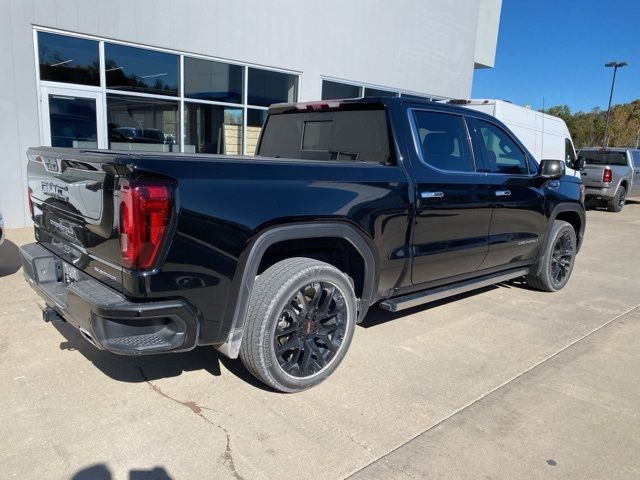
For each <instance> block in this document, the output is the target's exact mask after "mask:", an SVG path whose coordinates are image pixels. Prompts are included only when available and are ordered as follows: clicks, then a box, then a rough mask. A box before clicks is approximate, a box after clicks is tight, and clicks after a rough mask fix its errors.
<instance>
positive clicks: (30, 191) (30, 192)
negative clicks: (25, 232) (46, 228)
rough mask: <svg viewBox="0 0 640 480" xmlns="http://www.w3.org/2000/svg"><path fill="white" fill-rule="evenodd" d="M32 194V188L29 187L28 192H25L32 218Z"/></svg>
mask: <svg viewBox="0 0 640 480" xmlns="http://www.w3.org/2000/svg"><path fill="white" fill-rule="evenodd" d="M32 195H33V190H31V187H29V193H27V202H29V213H30V214H31V218H33V198H31V196H32Z"/></svg>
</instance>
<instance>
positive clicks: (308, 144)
mask: <svg viewBox="0 0 640 480" xmlns="http://www.w3.org/2000/svg"><path fill="white" fill-rule="evenodd" d="M259 155H260V156H264V157H276V158H293V159H302V160H328V161H343V162H349V161H352V162H367V163H380V164H387V163H391V150H390V146H389V132H388V128H387V118H386V112H385V110H337V111H327V112H308V113H306V112H305V113H283V114H275V115H271V116H269V118H268V120H267V124H266V126H265V129H264V133H263V135H262V140H261V143H260V150H259Z"/></svg>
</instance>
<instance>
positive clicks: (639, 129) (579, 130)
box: [544, 99, 640, 148]
mask: <svg viewBox="0 0 640 480" xmlns="http://www.w3.org/2000/svg"><path fill="white" fill-rule="evenodd" d="M544 113H548V114H549V115H554V116H556V117H560V118H561V119H562V120H564V122H565V123H566V124H567V127H568V128H569V131H570V132H571V137H572V138H573V143H574V145H575V146H576V148H582V147H594V146H599V145H602V142H603V140H604V131H605V122H606V112H604V111H602V110H600V109H599V108H598V107H595V108H593V109H592V110H591V111H590V112H576V113H571V110H570V109H569V107H568V106H567V105H556V106H553V107H550V108H548V109H546V110H544ZM639 140H640V99H638V100H634V101H633V102H631V103H626V104H620V105H615V106H613V107H611V118H610V124H609V146H611V147H635V146H636V142H638V141H639Z"/></svg>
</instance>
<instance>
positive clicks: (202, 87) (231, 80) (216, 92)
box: [184, 57, 244, 103]
mask: <svg viewBox="0 0 640 480" xmlns="http://www.w3.org/2000/svg"><path fill="white" fill-rule="evenodd" d="M243 70H244V68H243V67H241V66H239V65H230V64H227V63H221V62H212V61H210V60H202V59H199V58H191V57H185V58H184V96H185V97H189V98H196V99H200V100H213V101H218V102H226V103H242V71H243Z"/></svg>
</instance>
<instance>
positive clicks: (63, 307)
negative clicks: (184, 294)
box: [20, 243, 200, 355]
mask: <svg viewBox="0 0 640 480" xmlns="http://www.w3.org/2000/svg"><path fill="white" fill-rule="evenodd" d="M20 258H21V260H22V267H23V272H24V276H25V278H26V280H27V281H28V282H29V284H30V285H31V286H32V288H33V289H34V290H35V291H36V292H37V293H38V294H39V295H40V296H41V297H42V298H43V299H44V300H45V302H46V303H47V305H48V306H49V307H51V308H53V309H54V310H55V312H56V313H57V314H58V315H59V316H60V317H61V318H62V319H63V320H65V321H66V322H67V323H69V324H71V325H72V326H74V327H75V328H77V329H79V330H80V331H81V332H82V334H83V336H84V337H85V338H86V339H87V340H89V341H90V342H91V343H92V344H94V345H95V346H96V347H97V348H100V349H102V350H108V351H110V352H113V353H118V354H123V355H141V354H151V353H162V352H178V351H186V350H191V349H193V348H194V347H195V346H196V344H197V340H198V333H199V325H200V322H199V318H198V314H197V313H196V310H195V309H194V308H193V307H191V306H190V305H189V304H187V303H186V302H184V301H182V300H164V301H154V302H131V301H129V300H128V299H127V298H125V297H124V296H123V295H121V294H119V293H117V292H115V291H114V290H112V289H111V288H109V287H107V286H105V285H104V284H102V283H101V282H99V281H98V280H96V279H94V278H93V277H91V276H89V275H87V274H85V273H84V272H82V271H81V270H78V269H75V268H74V267H73V266H72V265H71V264H69V263H67V262H65V261H64V260H62V259H61V258H60V257H58V256H56V255H54V254H53V253H51V252H50V251H49V250H47V249H46V248H44V247H42V246H41V245H39V244H37V243H31V244H28V245H24V246H23V247H21V248H20ZM65 270H66V272H67V275H65V274H64V273H63V272H64V271H65ZM69 273H71V274H69ZM65 276H66V277H67V279H66V280H65V278H64V277H65ZM69 277H74V281H72V282H69V281H68V279H69ZM50 313H51V311H50V310H49V311H48V314H47V317H49V318H50V317H51V315H50Z"/></svg>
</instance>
